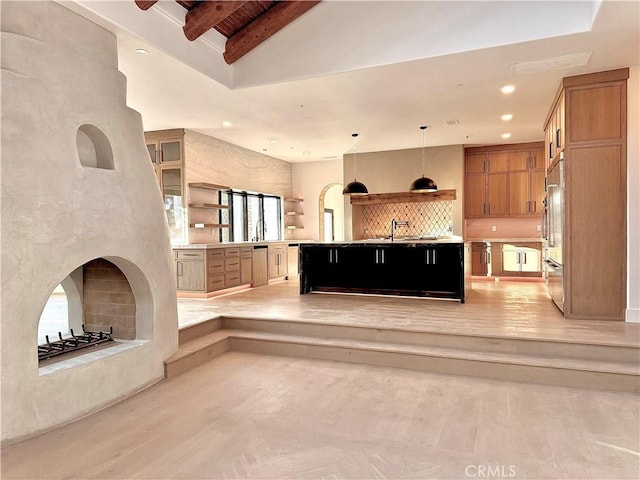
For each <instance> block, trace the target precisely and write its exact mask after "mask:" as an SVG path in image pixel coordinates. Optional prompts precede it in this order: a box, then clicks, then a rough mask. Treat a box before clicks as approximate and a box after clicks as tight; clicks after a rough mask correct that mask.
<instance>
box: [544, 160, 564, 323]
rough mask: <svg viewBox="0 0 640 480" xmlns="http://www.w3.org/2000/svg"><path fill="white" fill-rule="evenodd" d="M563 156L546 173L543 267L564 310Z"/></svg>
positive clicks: (551, 287) (549, 289)
mask: <svg viewBox="0 0 640 480" xmlns="http://www.w3.org/2000/svg"><path fill="white" fill-rule="evenodd" d="M563 163H564V161H563V158H562V156H561V157H560V160H559V161H558V162H557V163H556V164H555V165H554V166H553V168H552V169H551V170H550V171H549V173H548V174H547V216H546V228H545V231H546V234H547V245H546V248H545V259H544V262H545V269H546V278H547V289H548V291H549V295H550V296H551V299H552V300H553V302H554V303H555V304H556V305H557V307H558V308H559V309H560V310H561V311H563V312H564V271H563V266H564V263H563V260H562V234H563V224H564V175H563Z"/></svg>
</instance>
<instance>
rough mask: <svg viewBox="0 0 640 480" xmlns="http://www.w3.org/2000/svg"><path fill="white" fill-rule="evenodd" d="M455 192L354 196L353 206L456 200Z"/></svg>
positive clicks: (440, 191)
mask: <svg viewBox="0 0 640 480" xmlns="http://www.w3.org/2000/svg"><path fill="white" fill-rule="evenodd" d="M455 199H456V191H455V190H438V191H437V192H425V193H412V192H397V193H375V194H370V195H352V196H351V199H350V201H351V204H352V205H374V204H380V203H416V202H437V201H441V200H455Z"/></svg>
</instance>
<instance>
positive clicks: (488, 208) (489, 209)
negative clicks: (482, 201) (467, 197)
mask: <svg viewBox="0 0 640 480" xmlns="http://www.w3.org/2000/svg"><path fill="white" fill-rule="evenodd" d="M487 215H491V202H487Z"/></svg>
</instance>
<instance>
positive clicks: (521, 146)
mask: <svg viewBox="0 0 640 480" xmlns="http://www.w3.org/2000/svg"><path fill="white" fill-rule="evenodd" d="M538 148H542V149H544V141H542V142H526V143H509V144H506V145H485V146H481V147H465V149H464V153H465V155H466V154H467V153H472V154H473V153H490V152H505V151H510V150H533V149H538Z"/></svg>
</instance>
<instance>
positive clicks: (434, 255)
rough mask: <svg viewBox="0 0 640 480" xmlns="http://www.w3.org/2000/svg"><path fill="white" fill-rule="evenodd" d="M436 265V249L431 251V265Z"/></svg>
mask: <svg viewBox="0 0 640 480" xmlns="http://www.w3.org/2000/svg"><path fill="white" fill-rule="evenodd" d="M436 263H438V259H437V257H436V249H435V248H434V249H433V264H434V265H435V264H436Z"/></svg>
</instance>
